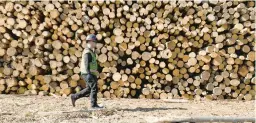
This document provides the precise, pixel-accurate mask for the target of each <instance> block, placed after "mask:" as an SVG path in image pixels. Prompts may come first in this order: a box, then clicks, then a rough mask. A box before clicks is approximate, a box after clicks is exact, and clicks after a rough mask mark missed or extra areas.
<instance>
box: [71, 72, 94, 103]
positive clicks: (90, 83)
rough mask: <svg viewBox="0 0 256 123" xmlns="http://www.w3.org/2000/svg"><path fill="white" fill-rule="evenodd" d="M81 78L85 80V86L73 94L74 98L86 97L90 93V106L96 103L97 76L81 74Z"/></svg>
mask: <svg viewBox="0 0 256 123" xmlns="http://www.w3.org/2000/svg"><path fill="white" fill-rule="evenodd" d="M81 76H82V78H83V79H84V80H85V81H86V88H85V89H83V90H81V91H80V92H78V93H76V94H74V97H75V98H76V99H79V98H81V97H86V96H87V95H88V94H90V93H91V94H90V99H91V106H95V105H97V92H98V84H97V77H96V76H95V75H93V74H82V75H81Z"/></svg>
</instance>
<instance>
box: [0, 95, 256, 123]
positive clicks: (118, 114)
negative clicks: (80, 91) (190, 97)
mask: <svg viewBox="0 0 256 123" xmlns="http://www.w3.org/2000/svg"><path fill="white" fill-rule="evenodd" d="M98 100H99V101H98V102H99V103H100V104H102V105H104V106H105V107H106V108H105V109H104V110H96V111H91V110H88V108H87V107H88V106H89V98H82V99H80V100H78V101H77V103H76V107H72V105H71V102H70V97H53V96H24V95H1V94H0V123H13V122H19V123H23V122H24V123H32V122H34V123H103V122H104V123H145V122H157V121H161V120H168V119H172V118H181V117H190V116H191V117H193V116H195V117H198V116H232V117H238V116H241V117H255V110H254V109H255V101H237V100H222V101H185V102H184V101H182V102H174V101H175V100H174V101H166V100H153V99H104V98H100V99H98Z"/></svg>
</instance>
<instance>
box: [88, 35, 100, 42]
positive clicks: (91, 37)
mask: <svg viewBox="0 0 256 123" xmlns="http://www.w3.org/2000/svg"><path fill="white" fill-rule="evenodd" d="M86 41H95V42H96V41H97V38H96V35H94V34H90V35H88V36H87V37H86Z"/></svg>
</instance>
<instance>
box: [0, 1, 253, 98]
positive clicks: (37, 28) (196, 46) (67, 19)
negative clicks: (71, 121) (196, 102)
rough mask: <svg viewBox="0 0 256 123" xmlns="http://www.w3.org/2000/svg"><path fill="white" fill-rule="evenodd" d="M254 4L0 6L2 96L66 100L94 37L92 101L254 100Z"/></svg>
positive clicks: (7, 3)
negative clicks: (96, 70) (95, 80)
mask: <svg viewBox="0 0 256 123" xmlns="http://www.w3.org/2000/svg"><path fill="white" fill-rule="evenodd" d="M254 6H255V1H250V0H247V1H237V0H235V1H227V0H209V1H202V0H195V1H183V0H182V1H178V0H177V1H175V0H172V1H146V0H138V1H131V0H128V1H125V0H118V1H114V0H107V1H83V2H81V1H72V0H69V1H64V0H60V1H34V0H29V1H16V0H15V1H1V2H0V94H1V93H2V94H16V93H18V94H38V95H51V94H54V95H62V96H68V95H70V94H71V93H76V92H78V91H80V90H81V89H83V88H84V87H85V86H86V85H85V82H84V80H83V79H82V78H81V77H80V61H81V54H82V51H83V49H84V47H85V46H86V43H85V38H86V36H87V35H88V34H90V33H94V34H96V36H97V39H98V44H97V49H96V53H97V57H98V63H99V66H100V68H99V71H100V75H99V77H98V85H99V93H98V96H99V97H104V98H154V99H167V98H184V99H202V98H204V99H209V100H212V99H239V100H242V99H243V100H253V99H255V89H256V88H255V83H256V78H255V51H256V48H255V7H254Z"/></svg>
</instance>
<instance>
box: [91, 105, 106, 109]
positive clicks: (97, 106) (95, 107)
mask: <svg viewBox="0 0 256 123" xmlns="http://www.w3.org/2000/svg"><path fill="white" fill-rule="evenodd" d="M91 109H93V110H96V109H103V106H99V105H98V104H94V105H91Z"/></svg>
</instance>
